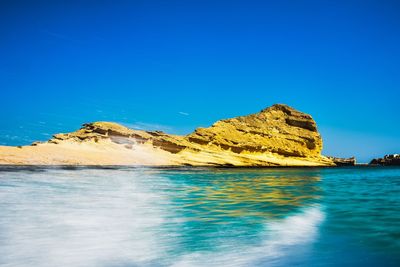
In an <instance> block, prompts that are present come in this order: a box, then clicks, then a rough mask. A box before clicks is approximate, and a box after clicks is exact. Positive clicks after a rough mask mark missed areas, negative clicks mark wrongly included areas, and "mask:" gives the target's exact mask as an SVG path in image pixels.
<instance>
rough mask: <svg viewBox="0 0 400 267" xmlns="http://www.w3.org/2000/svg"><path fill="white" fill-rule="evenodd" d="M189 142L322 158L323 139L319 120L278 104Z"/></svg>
mask: <svg viewBox="0 0 400 267" xmlns="http://www.w3.org/2000/svg"><path fill="white" fill-rule="evenodd" d="M185 139H186V140H188V141H189V142H193V143H196V144H199V145H201V146H205V147H208V148H210V149H213V148H220V149H222V150H229V151H230V152H232V153H236V154H240V153H266V152H270V153H275V154H278V155H282V156H285V157H300V158H303V157H319V156H320V155H321V149H322V139H321V136H320V134H319V133H318V131H317V126H316V123H315V121H314V120H313V119H312V117H311V116H310V115H307V114H304V113H301V112H299V111H297V110H295V109H293V108H291V107H289V106H287V105H281V104H277V105H274V106H272V107H270V108H267V109H264V110H262V111H261V112H259V113H256V114H252V115H248V116H242V117H237V118H233V119H227V120H221V121H218V122H216V123H214V124H213V125H212V126H211V127H209V128H198V129H196V130H195V132H194V133H192V134H189V135H188V136H186V137H185Z"/></svg>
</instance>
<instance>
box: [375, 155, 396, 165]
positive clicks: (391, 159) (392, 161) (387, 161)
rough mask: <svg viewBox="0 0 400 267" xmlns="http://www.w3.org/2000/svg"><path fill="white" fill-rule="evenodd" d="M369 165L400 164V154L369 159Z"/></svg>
mask: <svg viewBox="0 0 400 267" xmlns="http://www.w3.org/2000/svg"><path fill="white" fill-rule="evenodd" d="M369 164H370V165H382V166H400V154H391V155H385V156H384V157H383V158H377V159H373V160H371V162H370V163H369Z"/></svg>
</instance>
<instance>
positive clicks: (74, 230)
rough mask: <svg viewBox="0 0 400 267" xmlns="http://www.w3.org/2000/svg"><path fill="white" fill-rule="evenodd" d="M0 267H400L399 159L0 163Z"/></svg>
mask: <svg viewBox="0 0 400 267" xmlns="http://www.w3.org/2000/svg"><path fill="white" fill-rule="evenodd" d="M0 212H1V213H0V266H10V267H11V266H38V267H54V266H77V267H80V266H82V267H83V266H85V267H90V266H100V267H103V266H104V267H128V266H339V265H340V266H400V255H399V254H400V168H334V169H318V168H315V169H212V168H211V169H151V168H147V169H146V168H143V169H138V168H109V169H104V168H97V169H96V168H68V169H66V168H41V167H35V168H27V167H0Z"/></svg>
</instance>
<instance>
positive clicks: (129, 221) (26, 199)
mask: <svg viewBox="0 0 400 267" xmlns="http://www.w3.org/2000/svg"><path fill="white" fill-rule="evenodd" d="M74 173H75V174H76V175H81V176H82V180H81V179H80V177H65V181H64V183H65V184H64V183H63V182H59V180H60V177H62V175H64V174H65V175H68V176H69V175H70V173H68V172H64V171H61V170H60V171H51V172H46V173H41V174H35V176H36V179H37V181H36V182H40V183H48V184H49V186H48V187H46V186H44V187H37V188H35V189H33V186H34V185H32V184H28V185H24V186H20V187H17V188H18V189H16V188H13V189H12V190H18V191H17V192H16V191H14V192H12V193H10V192H9V193H7V194H5V195H3V196H1V195H0V203H2V204H3V203H4V204H8V205H9V208H6V210H2V214H3V218H2V219H1V218H0V265H1V266H4V267H22V266H35V267H54V266H74V267H81V266H82V267H83V266H85V267H90V266H145V265H149V264H150V263H151V262H153V261H156V260H157V259H160V258H162V255H163V253H164V251H165V249H166V248H165V247H163V246H162V245H161V244H163V243H165V242H164V241H162V240H160V239H159V236H157V234H154V229H159V228H160V226H161V225H162V224H163V223H164V222H165V218H166V217H167V216H168V217H173V216H170V215H168V214H167V213H166V210H165V209H163V208H161V207H160V206H159V205H158V203H166V202H167V201H168V200H167V199H165V198H164V197H163V196H162V195H159V194H156V193H155V192H153V191H152V190H151V189H150V188H146V187H148V184H146V183H145V182H143V179H148V178H149V177H140V175H139V174H138V175H135V174H134V173H133V172H130V173H129V175H130V176H131V177H129V179H127V177H126V176H127V174H126V173H122V172H121V173H119V172H117V171H113V174H115V177H108V176H107V174H102V173H101V171H99V170H96V171H90V170H85V171H76V172H74ZM16 175H17V176H18V175H20V177H19V178H20V179H21V180H23V179H26V177H24V176H23V174H16ZM119 175H120V176H123V178H119ZM54 177H57V182H55V181H54V180H55V178H54ZM83 177H93V179H94V180H96V179H97V180H96V181H95V182H93V181H89V182H83V180H85V179H84V178H83ZM72 178H77V179H75V180H74V181H71V180H70V179H72ZM68 183H74V184H75V185H76V187H75V188H74V189H72V191H68V189H67V190H63V189H62V187H63V186H64V185H66V186H68ZM57 186H59V188H58V189H54V188H57ZM97 187H98V188H97ZM6 197H7V199H6ZM4 204H3V205H4Z"/></svg>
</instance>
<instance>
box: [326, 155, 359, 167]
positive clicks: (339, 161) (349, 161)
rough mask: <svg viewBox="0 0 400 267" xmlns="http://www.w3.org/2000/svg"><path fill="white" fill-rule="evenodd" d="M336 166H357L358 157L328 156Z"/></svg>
mask: <svg viewBox="0 0 400 267" xmlns="http://www.w3.org/2000/svg"><path fill="white" fill-rule="evenodd" d="M328 158H329V159H330V160H332V161H333V163H335V164H336V166H355V165H356V158H355V157H351V158H337V157H328Z"/></svg>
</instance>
